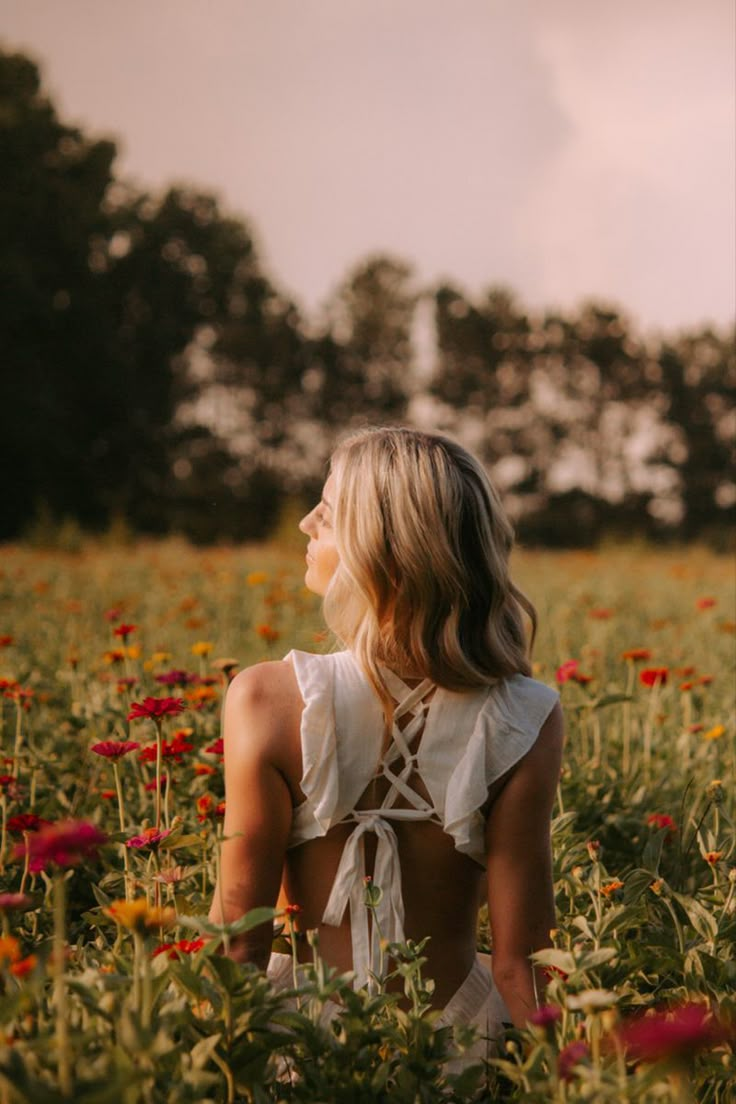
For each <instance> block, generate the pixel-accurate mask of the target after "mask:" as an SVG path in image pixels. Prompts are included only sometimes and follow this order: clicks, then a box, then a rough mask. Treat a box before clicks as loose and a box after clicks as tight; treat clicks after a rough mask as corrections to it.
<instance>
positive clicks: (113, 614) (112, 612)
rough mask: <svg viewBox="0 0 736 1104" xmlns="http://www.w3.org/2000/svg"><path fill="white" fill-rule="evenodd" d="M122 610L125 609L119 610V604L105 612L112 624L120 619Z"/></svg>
mask: <svg viewBox="0 0 736 1104" xmlns="http://www.w3.org/2000/svg"><path fill="white" fill-rule="evenodd" d="M122 612H123V611H122V610H119V609H118V608H117V606H113V608H112V609H109V610H108V611H107V613H106V614H105V620H106V621H109V622H110V623H111V624H114V623H115V622H116V621H119V620H120V618H121V616H122Z"/></svg>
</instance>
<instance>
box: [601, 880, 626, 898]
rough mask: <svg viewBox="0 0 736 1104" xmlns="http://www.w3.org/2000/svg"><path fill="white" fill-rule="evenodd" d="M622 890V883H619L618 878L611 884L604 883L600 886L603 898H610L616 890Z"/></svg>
mask: <svg viewBox="0 0 736 1104" xmlns="http://www.w3.org/2000/svg"><path fill="white" fill-rule="evenodd" d="M623 888H624V883H623V882H622V881H619V879H618V878H614V879H613V881H612V882H606V884H605V885H602V886H601V893H602V894H603V896H604V897H610V896H611V895H612V894H613V893H615V892H616V891H617V890H619V889H623Z"/></svg>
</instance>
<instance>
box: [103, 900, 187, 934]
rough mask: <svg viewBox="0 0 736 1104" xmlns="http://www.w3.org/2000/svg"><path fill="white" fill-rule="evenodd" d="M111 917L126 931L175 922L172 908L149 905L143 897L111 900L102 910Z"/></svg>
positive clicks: (168, 924)
mask: <svg viewBox="0 0 736 1104" xmlns="http://www.w3.org/2000/svg"><path fill="white" fill-rule="evenodd" d="M102 911H103V912H104V913H105V915H106V916H110V917H112V919H113V920H114V921H115V923H116V924H119V925H120V927H121V928H127V929H128V931H137V932H144V931H147V930H149V929H151V928H171V927H173V926H174V924H175V923H176V912H175V910H174V909H173V908H159V907H153V906H151V905H149V903H148V901H147V900H146V898H145V897H139V898H138V899H137V900H135V901H112V902H111V903H110V905H109V907H108V908H105V909H103V910H102Z"/></svg>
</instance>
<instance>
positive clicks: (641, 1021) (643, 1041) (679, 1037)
mask: <svg viewBox="0 0 736 1104" xmlns="http://www.w3.org/2000/svg"><path fill="white" fill-rule="evenodd" d="M733 1035H734V1032H733V1030H729V1029H728V1028H727V1027H726V1025H725V1024H723V1023H720V1022H719V1021H718V1020H717V1019H716V1018H715V1017H714V1016H712V1015H711V1012H710V1009H709V1008H708V1007H707V1005H704V1004H694V1003H687V1004H682V1005H680V1006H679V1008H673V1009H672V1010H671V1011H658V1012H655V1013H654V1014H653V1015H648V1016H640V1017H637V1018H636V1019H633V1020H629V1021H628V1023H625V1024H623V1025H622V1026H621V1027H620V1028H619V1037H620V1039H621V1041H622V1042H623V1044H624V1046H626V1047H627V1048H628V1050H629V1052H630V1054H631V1056H632V1058H635V1059H639V1060H641V1061H645V1062H658V1061H660V1060H662V1059H666V1058H687V1057H690V1056H692V1055H694V1054H696V1053H697V1052H698V1051H699V1050H709V1049H710V1048H711V1047H714V1046H717V1045H718V1044H719V1043H722V1042H725V1041H726V1040H727V1039H728V1038H729V1037H733Z"/></svg>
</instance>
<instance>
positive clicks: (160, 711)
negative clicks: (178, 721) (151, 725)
mask: <svg viewBox="0 0 736 1104" xmlns="http://www.w3.org/2000/svg"><path fill="white" fill-rule="evenodd" d="M185 708H186V706H185V705H184V701H183V699H182V698H144V699H143V701H142V702H133V703H132V704H131V707H130V713H129V714H128V720H129V721H137V720H138V719H139V718H141V717H142V718H144V719H146V720H151V721H160V720H162V718H164V717H176V716H177V715H178V714H179V713H183V712H184V709H185Z"/></svg>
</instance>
